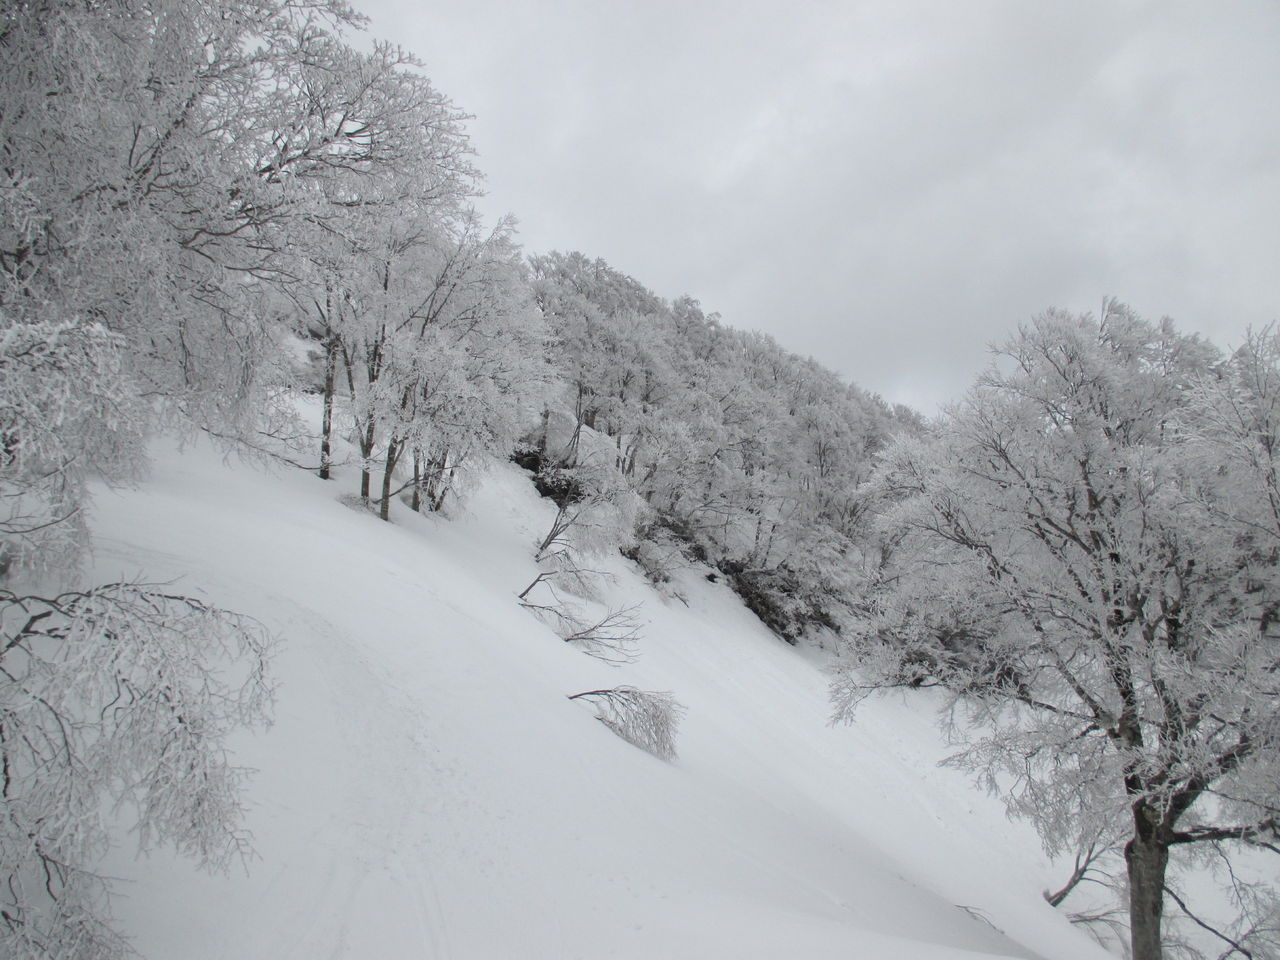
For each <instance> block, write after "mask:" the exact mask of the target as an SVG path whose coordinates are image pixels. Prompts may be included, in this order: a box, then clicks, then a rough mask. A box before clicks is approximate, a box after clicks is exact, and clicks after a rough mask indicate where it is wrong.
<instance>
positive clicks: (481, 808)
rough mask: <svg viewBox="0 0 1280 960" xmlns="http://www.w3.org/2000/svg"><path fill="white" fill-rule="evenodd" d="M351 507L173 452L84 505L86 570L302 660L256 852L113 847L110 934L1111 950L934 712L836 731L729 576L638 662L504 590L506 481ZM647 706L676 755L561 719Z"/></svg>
mask: <svg viewBox="0 0 1280 960" xmlns="http://www.w3.org/2000/svg"><path fill="white" fill-rule="evenodd" d="M348 487H349V484H347V483H341V484H337V483H328V484H326V483H324V482H322V481H319V480H317V479H315V478H314V477H313V476H311V475H307V474H303V473H302V472H300V471H287V470H284V469H283V468H278V469H272V470H266V469H264V468H261V467H259V466H252V465H246V464H243V463H239V462H236V461H230V462H227V461H224V460H223V458H222V457H221V455H220V454H219V453H216V452H214V451H212V450H209V449H207V448H205V447H203V446H200V445H196V446H193V447H188V448H187V449H186V450H185V451H181V452H180V451H178V450H176V449H174V448H172V447H170V446H162V447H160V448H159V449H157V450H156V451H155V464H154V467H153V469H152V472H151V474H150V477H149V478H148V479H147V480H146V481H145V482H144V483H143V484H141V485H140V486H139V487H137V488H136V489H105V488H99V489H97V490H96V492H95V506H94V520H93V525H94V545H95V546H94V567H95V569H94V571H93V572H94V574H95V576H96V577H97V578H98V579H99V580H105V579H113V578H119V577H122V576H123V577H145V578H150V579H163V580H168V579H172V578H176V579H177V580H178V583H179V584H180V585H181V586H182V588H183V589H184V590H187V591H198V592H199V593H200V594H202V595H203V596H205V597H206V598H207V599H209V600H210V601H212V602H215V603H218V604H221V605H224V606H227V607H230V608H232V609H236V610H240V611H243V612H245V613H249V614H252V615H253V616H255V617H258V618H259V619H261V620H262V621H264V622H265V623H266V624H267V625H268V626H269V627H270V628H271V629H272V630H273V631H275V632H276V633H278V634H279V635H280V636H281V637H282V638H283V640H284V643H283V645H282V648H281V650H280V653H279V654H278V656H277V658H276V662H275V669H274V673H275V677H276V680H277V681H278V684H279V688H278V697H277V703H276V708H275V723H274V726H273V727H272V728H271V729H270V730H269V731H268V732H266V733H260V734H243V733H242V734H238V735H237V736H236V737H235V738H234V741H233V749H234V750H235V754H236V758H237V760H238V761H239V762H242V763H244V764H246V765H247V766H250V767H253V768H256V773H254V775H253V776H252V778H251V780H250V781H249V783H248V787H247V797H248V800H249V804H250V810H249V814H248V818H247V824H248V827H249V828H250V830H251V831H252V834H253V842H254V847H255V850H256V856H255V857H254V858H253V859H252V860H251V861H250V862H248V863H247V864H246V865H245V869H240V868H239V867H236V868H233V870H232V871H231V873H230V874H229V875H228V876H206V875H203V874H199V873H197V872H195V870H194V869H193V868H192V867H191V866H190V864H189V863H188V862H186V861H183V860H180V859H177V858H171V857H170V856H169V855H168V854H167V853H163V852H162V853H156V854H153V855H151V856H150V857H148V858H146V859H143V860H141V861H136V860H135V859H134V857H133V855H132V842H131V840H130V839H129V838H127V837H126V838H121V841H120V843H119V844H118V846H117V849H116V850H114V851H113V852H112V854H111V856H110V857H109V861H108V863H107V864H106V870H107V871H108V872H109V873H111V874H113V875H116V876H119V877H122V878H124V879H125V881H126V882H125V883H122V884H120V885H119V887H118V889H119V890H120V891H121V893H122V895H121V896H119V897H118V899H117V901H116V910H117V913H118V914H119V916H120V919H121V925H122V927H123V928H124V929H126V930H127V931H128V932H129V933H130V934H132V935H133V936H134V937H135V938H136V946H137V947H138V949H139V950H140V951H141V952H142V953H143V954H144V955H146V956H149V957H152V958H157V960H159V958H173V957H185V958H190V960H212V958H232V957H234V958H244V960H250V958H263V960H266V958H271V960H276V958H319V957H333V958H338V957H350V958H373V957H378V958H399V957H405V958H408V957H415V958H422V957H425V958H458V960H472V958H475V960H482V958H505V957H520V958H547V960H560V958H570V957H584V958H586V957H589V958H602V957H619V958H628V957H634V958H654V957H699V958H718V957H725V958H729V957H733V958H743V957H758V958H781V957H797V958H799V957H803V958H823V957H832V958H835V957H840V958H849V957H858V958H867V960H874V958H886V960H888V958H894V960H899V958H922V960H924V958H939V960H941V958H960V957H975V956H1008V957H1022V958H1028V960H1031V958H1044V960H1055V958H1061V960H1066V958H1084V957H1093V956H1096V957H1103V956H1106V955H1107V954H1105V953H1103V952H1102V951H1101V950H1100V949H1099V948H1097V947H1096V946H1095V945H1094V944H1093V943H1092V941H1091V940H1089V938H1088V937H1087V936H1085V935H1084V934H1082V933H1080V932H1079V931H1077V930H1075V929H1073V928H1071V927H1070V926H1069V925H1068V924H1067V923H1066V922H1065V921H1064V920H1063V919H1062V918H1061V916H1060V915H1058V914H1057V913H1056V912H1055V911H1054V910H1052V909H1051V908H1050V907H1048V906H1047V905H1046V904H1045V903H1044V902H1043V900H1042V899H1041V897H1040V891H1041V890H1042V889H1044V888H1046V887H1049V886H1051V885H1056V884H1057V883H1060V882H1061V880H1062V879H1063V878H1062V877H1061V876H1060V875H1059V874H1060V873H1061V870H1056V869H1052V868H1050V867H1049V866H1048V865H1046V864H1045V863H1044V861H1043V858H1042V857H1041V856H1040V854H1039V851H1038V846H1037V844H1036V841H1035V840H1034V837H1033V836H1032V835H1031V833H1030V832H1029V831H1027V830H1025V829H1023V828H1021V827H1018V826H1011V825H1010V824H1009V823H1008V822H1007V821H1006V820H1005V819H1004V816H1003V812H1002V809H1001V807H1000V805H999V803H998V801H996V800H994V799H992V798H989V797H987V796H986V795H984V794H981V793H979V792H977V791H976V790H975V789H974V788H973V787H971V786H970V785H969V784H968V782H967V781H966V780H965V778H964V777H963V776H962V775H961V774H960V773H958V772H955V771H952V770H949V769H940V768H938V767H937V766H936V761H937V760H938V759H939V758H940V757H942V756H944V755H945V752H946V750H945V747H944V746H943V745H942V744H941V743H940V742H939V739H938V736H937V734H936V732H935V729H934V726H933V717H932V716H931V714H930V710H929V706H928V701H927V700H926V699H924V698H923V697H913V698H912V700H911V701H910V703H907V702H903V701H900V700H887V701H881V702H875V703H869V704H867V705H866V706H865V709H864V710H862V711H861V713H860V714H859V716H858V720H857V723H856V724H854V725H852V726H843V727H836V728H833V727H831V726H829V725H828V722H827V721H828V708H827V683H828V681H827V677H826V676H825V675H824V674H823V672H822V670H821V669H820V666H819V665H818V664H817V663H815V662H814V659H815V656H814V655H813V654H808V655H806V654H805V653H804V652H803V651H800V650H797V649H795V648H792V647H788V646H787V645H785V644H783V643H781V642H780V641H779V640H778V639H777V638H776V637H775V636H774V635H772V634H771V633H769V632H768V631H767V630H765V629H764V628H763V627H762V626H761V625H760V624H759V622H758V621H756V620H755V619H754V618H753V617H752V616H751V614H750V613H748V612H747V611H746V610H745V609H744V608H743V607H742V606H741V603H740V601H738V599H737V598H736V597H734V596H733V595H732V594H731V593H730V592H729V591H728V590H727V589H726V588H725V587H724V586H723V585H722V584H718V583H711V582H709V581H708V580H707V579H706V578H705V577H704V576H703V574H702V573H701V572H699V571H686V572H685V574H684V575H683V577H682V579H680V580H679V582H678V583H677V585H676V588H677V590H678V592H679V594H680V598H675V597H672V596H661V595H659V594H658V593H657V592H655V591H654V590H653V589H652V588H651V587H649V586H648V584H647V583H646V582H645V581H644V580H643V579H641V578H640V577H639V576H638V575H637V574H636V573H635V572H634V571H633V569H632V568H631V567H630V566H629V564H628V563H627V562H626V561H624V560H622V559H621V558H620V557H618V558H614V559H612V560H610V561H608V563H607V566H608V568H609V570H610V572H611V573H612V574H613V575H614V577H615V582H614V583H612V584H610V585H608V586H606V587H605V588H604V593H605V594H606V596H605V597H604V599H605V600H606V601H607V602H608V603H609V604H610V605H611V606H618V605H625V604H630V603H636V602H641V603H642V604H643V607H642V611H641V619H642V620H643V621H644V629H643V640H642V642H641V644H640V648H639V649H640V657H639V659H638V660H637V661H636V662H634V663H631V664H628V665H624V666H621V667H611V666H609V665H606V664H603V663H601V662H599V661H598V660H594V659H592V658H590V657H587V656H584V655H583V654H582V653H581V652H579V651H577V650H575V649H573V648H572V647H570V646H569V645H567V644H565V643H562V642H560V641H559V640H558V639H557V638H556V636H555V635H554V634H552V633H551V632H550V631H549V630H548V629H547V628H546V627H545V626H543V625H542V624H541V623H539V622H538V621H537V620H536V619H535V618H534V617H533V616H531V615H530V614H529V613H528V612H527V611H525V610H523V609H521V608H520V607H519V606H518V604H517V602H516V600H515V594H516V593H517V592H518V591H519V590H520V589H521V588H522V587H523V586H524V585H525V584H527V583H528V582H529V581H530V580H531V579H532V578H533V576H534V575H535V567H534V565H533V563H532V560H531V553H532V547H531V542H532V541H533V540H534V538H535V536H536V535H538V534H540V533H541V532H542V530H543V529H545V527H546V525H547V524H548V523H549V522H550V517H551V513H552V512H553V509H554V508H552V507H551V506H550V505H549V504H548V503H547V502H546V501H543V500H541V499H539V498H538V497H537V495H536V493H535V492H534V490H533V487H532V484H531V483H530V481H529V479H528V476H527V475H526V474H524V473H522V472H521V471H519V470H517V469H516V468H515V467H513V466H510V465H506V464H500V465H496V466H494V467H493V468H492V469H491V470H490V471H489V473H488V474H487V476H486V477H485V479H484V481H483V483H482V484H481V486H480V488H479V489H478V491H477V492H476V493H475V494H474V495H473V496H472V497H470V498H469V499H468V501H467V502H466V503H465V506H463V507H461V508H459V507H457V505H455V508H454V516H453V517H452V518H450V519H445V518H443V517H440V516H430V517H428V516H423V515H415V514H411V513H409V512H408V511H407V510H400V511H398V512H396V513H394V514H393V519H394V520H395V522H394V523H393V524H385V523H381V522H379V521H378V520H377V519H376V518H375V517H373V516H370V515H368V514H365V513H362V512H359V511H357V510H355V509H352V508H351V507H348V506H346V505H344V504H343V503H342V502H340V501H339V499H338V498H339V494H340V489H339V488H342V489H343V490H345V489H346V488H348ZM624 683H625V684H632V685H634V686H636V687H639V688H642V689H649V690H670V691H672V692H674V693H675V695H676V697H677V698H678V699H679V700H680V701H681V702H682V703H683V704H685V705H686V706H687V707H688V713H687V716H686V718H685V720H684V722H683V725H682V727H681V730H680V735H679V740H678V746H679V750H680V756H679V759H678V760H677V761H675V762H674V763H671V764H667V763H663V762H661V761H659V760H656V759H654V758H653V757H651V756H649V755H647V754H646V753H644V752H642V751H640V750H638V749H636V748H635V747H633V746H631V745H629V744H627V743H626V742H624V741H622V740H620V739H619V738H617V737H615V736H614V735H613V734H612V733H611V732H610V731H609V730H608V729H607V728H606V727H605V726H604V725H602V724H601V723H598V722H596V721H595V720H594V719H593V715H592V712H591V710H590V708H588V707H586V706H585V705H584V704H583V703H582V702H570V701H569V700H567V699H566V695H568V694H572V693H576V692H579V691H583V690H590V689H595V688H599V687H606V686H616V685H619V684H624Z"/></svg>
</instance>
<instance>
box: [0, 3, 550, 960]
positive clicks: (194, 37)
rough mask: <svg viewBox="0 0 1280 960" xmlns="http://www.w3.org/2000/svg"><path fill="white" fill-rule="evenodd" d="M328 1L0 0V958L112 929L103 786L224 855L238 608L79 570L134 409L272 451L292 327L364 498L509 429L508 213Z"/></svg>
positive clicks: (217, 859)
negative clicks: (312, 355)
mask: <svg viewBox="0 0 1280 960" xmlns="http://www.w3.org/2000/svg"><path fill="white" fill-rule="evenodd" d="M351 20H352V15H351V13H350V11H349V9H348V8H347V7H346V6H345V4H342V3H339V2H329V0H317V2H306V3H297V2H283V0H219V2H197V3H188V2H180V0H152V2H145V3H144V2H138V0H105V2H101V3H71V2H60V0H29V2H28V0H18V2H16V3H9V4H6V5H4V7H3V9H2V10H0V50H2V51H3V56H0V800H2V805H0V953H2V954H4V955H5V956H13V957H24V956H33V957H59V958H73V957H75V958H78V957H85V958H89V957H93V958H100V957H106V956H116V955H120V954H122V953H124V952H127V947H126V945H125V943H124V941H123V940H122V939H121V938H120V937H118V936H117V935H116V933H115V932H114V931H113V930H112V929H111V927H110V925H109V923H108V922H107V921H108V911H107V902H106V901H107V893H108V889H107V886H106V884H105V883H104V882H103V881H102V880H101V879H100V878H98V877H96V876H95V875H94V874H93V873H92V871H91V870H90V869H89V868H88V865H90V864H92V863H93V862H94V860H95V858H96V856H97V855H98V853H99V852H100V851H101V849H102V847H103V845H104V843H105V837H106V834H105V830H104V828H103V825H102V822H101V818H102V816H103V811H104V809H105V808H104V801H106V800H108V799H114V800H116V801H120V802H121V806H120V808H119V809H123V810H125V811H129V812H131V813H132V815H133V816H134V818H135V820H136V824H137V828H138V836H139V837H140V838H141V840H142V842H143V843H144V845H145V844H150V843H171V844H173V845H175V846H176V847H177V848H178V849H180V850H182V851H183V852H185V853H187V854H190V855H191V856H193V857H195V858H196V859H197V860H199V861H201V862H203V863H207V864H218V863H221V862H224V861H225V860H226V858H227V857H229V856H235V855H236V854H237V852H238V851H240V850H241V849H242V847H243V842H244V838H243V836H242V835H241V833H240V831H239V827H238V824H239V819H240V806H239V799H238V789H237V787H238V783H239V780H240V772H239V771H238V770H237V769H236V768H235V767H234V766H233V765H231V764H230V762H229V761H228V758H227V756H226V754H225V751H224V749H223V740H224V738H225V736H226V734H227V732H228V731H229V730H230V729H232V728H233V727H234V726H236V725H240V724H246V723H256V722H259V721H261V720H262V719H263V718H264V716H265V711H266V708H267V706H268V705H269V700H270V684H269V681H268V680H267V678H266V672H265V671H266V668H267V665H268V659H269V654H270V648H271V638H270V637H269V636H268V635H267V633H266V631H264V630H263V629H262V628H261V626H260V625H258V624H256V623H255V622H254V621H252V620H250V619H248V618H245V617H242V616H238V615H235V614H232V613H229V612H227V611H224V610H219V609H217V608H216V607H213V606H210V605H209V604H207V603H206V602H204V601H203V600H201V599H199V598H196V597H190V596H183V595H179V594H176V593H174V592H172V591H171V590H168V589H166V588H164V587H163V586H158V585H148V584H141V583H110V584H95V583H93V582H91V581H90V580H88V579H87V578H86V574H85V572H84V563H83V559H84V550H85V546H86V524H85V516H86V508H87V489H88V488H87V484H88V482H89V481H90V480H91V479H94V478H97V479H101V480H105V481H107V482H125V481H128V480H130V479H132V478H134V477H136V476H137V475H138V474H139V473H140V472H141V471H142V470H143V469H145V466H146V463H145V450H146V443H145V440H146V437H147V436H148V435H149V434H150V433H152V432H153V431H154V430H156V429H158V428H161V427H169V428H175V429H180V430H201V431H205V432H207V433H208V434H210V435H212V436H214V437H217V438H219V439H221V440H222V441H224V442H226V443H234V444H240V445H244V446H246V447H256V448H261V449H264V450H277V451H278V450H279V449H280V447H279V445H278V443H277V440H278V439H279V438H282V437H284V436H286V435H289V434H293V433H295V432H296V427H295V425H294V424H293V423H292V422H291V421H292V419H293V418H294V417H295V413H294V409H293V404H292V400H291V399H290V391H291V390H292V388H293V372H292V370H291V355H290V352H289V350H288V349H287V348H286V343H287V340H288V339H289V338H290V337H291V336H296V335H297V334H298V333H299V332H301V333H303V334H304V335H309V336H313V337H316V338H318V342H319V343H320V345H321V349H322V352H323V353H324V355H325V357H326V372H327V376H328V380H327V381H326V383H327V387H328V389H327V391H326V394H325V398H326V412H327V413H329V414H332V412H333V407H332V400H333V398H334V396H335V395H336V394H338V393H340V394H341V406H340V416H341V417H342V418H344V420H345V423H346V424H347V426H345V427H344V430H345V431H346V432H347V433H349V434H350V435H352V436H353V437H355V438H357V440H358V448H359V449H360V451H361V454H362V456H363V459H362V462H361V464H360V466H361V471H360V473H361V474H362V478H361V482H362V484H363V490H362V492H363V493H365V495H366V497H367V498H369V499H373V497H374V495H375V491H371V490H370V489H369V484H370V477H371V476H374V475H376V476H377V481H378V482H379V483H380V484H381V489H380V491H378V492H380V493H381V495H382V496H381V501H382V508H383V510H384V512H385V509H386V503H387V500H388V499H389V495H388V494H389V487H388V484H389V476H390V474H391V472H392V469H393V468H394V467H395V466H396V465H397V464H401V463H408V464H411V465H412V468H413V471H414V473H415V475H418V476H421V477H422V478H424V480H423V484H422V486H423V489H425V490H428V491H430V496H432V497H434V498H435V500H436V502H437V503H438V501H439V500H440V499H441V498H443V496H444V493H445V491H446V490H447V489H448V486H449V481H450V478H451V477H452V475H453V472H454V471H456V470H457V468H458V465H459V464H460V463H462V462H463V461H464V460H465V459H466V458H467V457H468V456H470V455H472V454H473V453H474V452H476V451H479V450H486V449H494V448H504V447H505V446H506V445H509V443H510V440H511V435H512V431H513V429H514V427H513V425H512V422H509V421H511V416H510V414H508V413H507V412H506V411H507V410H508V409H509V405H508V404H507V403H506V402H505V397H506V395H507V394H508V393H510V392H512V391H514V390H516V389H517V388H518V387H519V386H520V385H521V384H522V383H523V382H524V381H525V380H527V379H529V378H530V377H531V376H537V375H539V373H540V367H537V366H533V367H531V364H535V365H536V364H538V363H539V362H540V360H539V358H540V350H541V341H542V334H541V332H540V329H541V328H540V325H539V323H538V322H537V319H536V315H535V314H534V313H533V312H532V311H531V310H530V308H529V300H528V297H527V294H526V287H525V285H524V284H523V281H522V266H521V263H520V260H519V256H518V252H517V250H516V248H515V246H514V244H513V243H512V240H511V236H510V234H511V230H510V227H509V225H507V224H500V225H499V226H498V228H497V229H496V230H492V231H485V230H483V229H482V228H481V227H480V225H479V224H478V222H477V219H476V217H475V215H474V213H473V211H472V210H471V207H470V200H471V198H472V197H473V196H474V195H475V192H476V176H477V175H476V172H475V171H474V169H473V168H472V166H471V164H470V160H469V150H468V145H467V140H466V137H465V132H464V129H463V126H462V121H463V117H462V116H461V115H460V114H459V113H458V111H457V110H456V109H455V108H454V107H453V106H452V105H451V104H450V103H449V102H448V100H446V99H445V98H444V97H443V96H441V95H440V94H439V93H438V92H437V91H435V90H434V89H433V88H432V87H431V85H430V84H429V83H428V82H427V81H426V80H425V79H424V78H423V77H422V76H421V75H420V73H419V72H418V70H417V66H416V64H415V63H414V62H413V61H412V60H411V59H410V58H408V57H406V56H405V55H403V54H402V53H401V52H399V51H397V50H395V49H393V48H390V47H388V46H385V45H378V46H375V47H373V49H372V50H371V51H369V52H361V51H359V50H357V49H356V48H354V47H353V46H351V45H349V44H348V43H346V42H345V41H344V40H343V39H342V30H343V28H344V27H346V26H350V25H351ZM531 345H532V348H531ZM531 357H532V358H533V359H532V360H530V358H531ZM337 384H340V385H341V389H340V390H339V389H338V388H337V387H336V386H335V385H337ZM329 429H330V424H329V423H326V440H327V439H328V430H329ZM326 447H327V444H326Z"/></svg>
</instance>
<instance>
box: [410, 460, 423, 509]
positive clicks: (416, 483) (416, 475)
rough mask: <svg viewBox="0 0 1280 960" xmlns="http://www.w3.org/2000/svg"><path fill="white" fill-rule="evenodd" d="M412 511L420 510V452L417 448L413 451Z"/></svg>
mask: <svg viewBox="0 0 1280 960" xmlns="http://www.w3.org/2000/svg"><path fill="white" fill-rule="evenodd" d="M412 500H413V502H412V503H411V504H410V505H411V506H412V507H413V512H414V513H418V512H420V511H421V510H422V452H421V451H420V450H418V449H416V448H415V449H414V451H413V494H412Z"/></svg>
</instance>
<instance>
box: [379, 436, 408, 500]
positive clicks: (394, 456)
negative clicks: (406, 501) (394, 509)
mask: <svg viewBox="0 0 1280 960" xmlns="http://www.w3.org/2000/svg"><path fill="white" fill-rule="evenodd" d="M403 447H404V444H403V442H402V441H398V440H395V439H394V438H393V439H391V440H388V441H387V464H386V466H385V467H384V468H383V471H382V500H381V502H380V503H379V506H378V516H379V517H381V518H382V519H383V520H390V519H391V474H392V473H393V472H394V471H395V469H396V461H397V460H399V459H400V451H401V450H402V449H403Z"/></svg>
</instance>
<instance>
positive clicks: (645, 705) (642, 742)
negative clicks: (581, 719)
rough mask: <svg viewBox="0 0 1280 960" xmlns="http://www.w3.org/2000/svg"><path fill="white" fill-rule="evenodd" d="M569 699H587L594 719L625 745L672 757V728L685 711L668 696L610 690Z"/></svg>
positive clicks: (585, 693) (618, 689) (634, 690)
mask: <svg viewBox="0 0 1280 960" xmlns="http://www.w3.org/2000/svg"><path fill="white" fill-rule="evenodd" d="M569 699H570V700H590V701H591V702H592V703H593V704H595V708H596V719H597V720H599V721H600V722H601V723H603V724H604V725H605V726H606V727H608V728H609V729H610V730H612V731H613V732H614V733H616V734H617V735H618V736H620V737H621V738H622V739H623V740H625V741H627V743H630V744H632V745H634V746H637V747H639V748H640V749H641V750H644V751H646V752H648V753H651V754H653V755H654V756H655V757H657V758H658V759H659V760H668V761H670V760H674V759H675V758H676V729H677V728H678V727H679V726H680V721H681V719H682V718H683V717H684V714H685V709H686V708H685V706H684V705H683V704H682V703H680V702H678V701H677V700H676V698H675V697H674V696H672V695H671V693H669V692H666V691H655V690H637V689H636V688H635V687H613V688H612V689H608V690H587V691H584V692H583V693H575V694H573V695H572V696H570V697H569Z"/></svg>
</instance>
